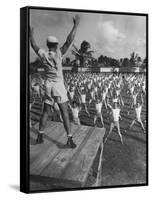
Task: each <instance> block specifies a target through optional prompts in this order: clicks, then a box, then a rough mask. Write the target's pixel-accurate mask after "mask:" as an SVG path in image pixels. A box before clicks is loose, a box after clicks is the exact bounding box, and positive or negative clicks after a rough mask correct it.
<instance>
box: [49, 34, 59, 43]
mask: <svg viewBox="0 0 152 200" xmlns="http://www.w3.org/2000/svg"><path fill="white" fill-rule="evenodd" d="M47 42H48V43H59V41H58V39H57V38H56V37H54V36H48V37H47Z"/></svg>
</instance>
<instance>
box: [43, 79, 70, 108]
mask: <svg viewBox="0 0 152 200" xmlns="http://www.w3.org/2000/svg"><path fill="white" fill-rule="evenodd" d="M44 85H45V87H44V88H45V100H44V102H45V103H47V104H50V105H53V104H54V101H56V98H55V97H60V101H58V102H57V103H65V102H66V101H68V97H67V90H66V89H65V86H64V83H63V81H57V82H53V81H48V80H46V81H45V84H44Z"/></svg>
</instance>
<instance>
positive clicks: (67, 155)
mask: <svg viewBox="0 0 152 200" xmlns="http://www.w3.org/2000/svg"><path fill="white" fill-rule="evenodd" d="M92 129H94V128H90V127H87V126H80V130H79V131H78V132H77V133H76V134H75V137H74V141H75V143H76V144H77V148H75V149H63V150H62V151H60V153H59V154H58V155H57V156H56V157H55V158H54V160H52V162H51V163H50V164H49V165H48V166H47V167H46V168H45V169H44V170H43V171H42V172H41V175H42V176H49V177H55V178H57V177H59V176H60V175H61V174H62V171H63V169H64V168H65V167H66V165H67V164H68V162H69V161H70V160H71V158H72V157H73V156H74V155H75V154H77V152H78V151H79V150H81V149H82V145H81V144H82V143H84V142H83V141H85V142H87V139H88V137H87V134H89V131H91V132H92Z"/></svg>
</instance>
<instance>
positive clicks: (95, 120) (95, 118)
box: [94, 115, 97, 126]
mask: <svg viewBox="0 0 152 200" xmlns="http://www.w3.org/2000/svg"><path fill="white" fill-rule="evenodd" d="M96 123H97V116H96V115H95V116H94V126H96V125H97V124H96Z"/></svg>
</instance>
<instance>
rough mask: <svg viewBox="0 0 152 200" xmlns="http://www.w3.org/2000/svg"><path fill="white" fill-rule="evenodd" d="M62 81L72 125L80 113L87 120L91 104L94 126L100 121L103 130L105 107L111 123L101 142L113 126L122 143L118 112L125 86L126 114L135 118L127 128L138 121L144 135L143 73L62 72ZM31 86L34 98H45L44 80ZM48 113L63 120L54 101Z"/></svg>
mask: <svg viewBox="0 0 152 200" xmlns="http://www.w3.org/2000/svg"><path fill="white" fill-rule="evenodd" d="M64 80H65V86H66V89H67V95H68V98H69V104H68V105H69V109H70V112H71V113H72V117H73V122H74V123H75V124H77V125H80V111H81V110H84V111H85V112H86V114H87V115H88V117H91V115H90V113H89V109H88V107H89V105H90V104H91V103H93V104H94V105H95V114H94V116H93V123H94V126H96V125H97V120H98V119H99V120H100V122H101V125H102V127H104V126H105V125H104V121H103V115H102V107H103V106H104V107H105V109H106V111H107V113H108V116H109V117H108V120H109V122H110V128H109V131H108V133H107V134H106V138H105V140H104V142H106V141H107V139H108V137H109V135H110V134H111V132H112V130H113V128H114V127H116V128H117V132H118V135H119V137H120V140H121V142H122V143H123V138H122V134H121V132H120V124H119V120H120V119H121V115H120V112H121V109H122V108H123V107H124V106H125V104H124V99H123V98H122V90H123V89H124V87H125V90H126V95H127V96H128V97H130V98H129V99H130V100H129V102H128V106H129V107H128V108H127V109H128V112H127V115H130V112H132V111H134V113H135V118H133V121H132V122H131V124H130V126H129V128H131V127H132V126H133V125H134V124H135V122H137V123H139V124H140V126H141V128H142V129H143V131H144V133H145V128H144V125H143V122H142V119H141V112H142V107H143V103H144V100H143V97H145V96H146V80H145V75H144V74H134V73H131V74H123V73H119V74H113V73H105V74H103V73H88V72H87V73H83V72H81V73H65V74H64ZM31 86H32V87H31V88H32V91H33V93H34V95H37V96H38V97H42V96H43V97H44V98H45V94H44V91H43V80H41V84H37V83H35V82H32V83H31ZM51 110H52V112H54V111H55V112H56V113H57V115H58V116H59V119H60V121H62V116H61V113H60V109H59V107H58V104H57V103H56V102H54V104H53V106H52V108H51ZM125 132H126V130H125Z"/></svg>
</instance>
